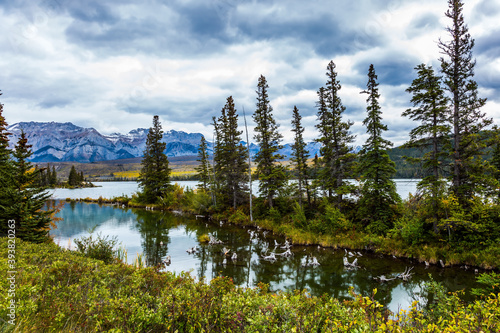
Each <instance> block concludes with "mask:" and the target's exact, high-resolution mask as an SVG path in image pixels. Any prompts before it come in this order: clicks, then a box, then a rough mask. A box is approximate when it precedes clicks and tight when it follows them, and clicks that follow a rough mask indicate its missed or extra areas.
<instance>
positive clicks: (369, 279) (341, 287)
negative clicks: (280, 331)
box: [51, 203, 475, 311]
mask: <svg viewBox="0 0 500 333" xmlns="http://www.w3.org/2000/svg"><path fill="white" fill-rule="evenodd" d="M59 216H60V217H63V218H64V220H63V221H62V222H60V223H59V225H58V228H57V229H56V230H54V231H52V232H51V234H52V235H53V236H54V238H55V241H56V242H58V243H59V244H61V245H63V246H72V243H71V242H72V240H74V239H75V238H78V237H81V236H83V235H88V231H89V230H90V229H91V228H93V227H95V231H94V232H101V233H102V234H103V235H110V236H114V235H116V236H117V237H118V239H119V241H121V242H122V244H123V246H124V247H125V248H126V249H127V251H128V262H129V263H133V262H134V261H135V258H136V254H137V253H142V254H143V255H144V259H145V261H146V263H147V264H148V265H157V264H159V263H160V262H161V260H162V258H164V257H165V256H167V255H169V256H170V257H171V260H172V264H171V265H170V266H168V267H165V268H164V270H168V271H174V272H178V273H180V272H181V271H191V273H192V274H193V275H194V276H196V277H197V278H199V279H203V278H204V277H205V278H206V279H207V280H210V279H212V278H214V277H216V276H218V275H224V276H231V277H232V278H233V280H234V282H235V283H236V284H237V285H240V286H244V287H255V286H256V285H257V283H258V282H264V283H268V284H269V285H270V289H271V290H273V291H276V290H304V289H307V290H308V292H309V293H310V294H311V295H317V296H320V295H323V294H325V293H326V294H328V295H332V296H334V297H336V298H340V299H342V298H345V297H349V295H348V290H349V287H350V286H352V287H354V291H355V292H357V293H361V294H363V295H371V293H372V290H373V289H374V288H377V289H378V293H377V295H376V297H375V298H376V299H377V300H379V301H380V302H382V303H383V304H386V305H387V306H388V307H389V309H390V310H391V311H397V310H398V307H404V308H406V307H408V306H409V305H410V304H411V301H412V295H413V294H414V293H415V292H418V291H419V290H420V288H421V286H422V284H423V282H424V281H426V280H428V274H429V273H430V274H432V276H433V278H434V279H435V280H436V281H440V282H443V283H444V284H445V286H446V287H447V288H448V289H449V290H457V289H463V288H470V287H474V286H475V285H474V283H475V282H474V281H475V279H474V274H473V273H472V272H470V271H463V270H460V269H454V268H447V269H441V268H439V267H437V266H431V267H429V268H426V267H425V266H424V265H420V264H418V263H416V262H411V261H409V260H401V259H393V258H389V257H386V256H380V255H377V254H373V253H365V252H363V253H362V255H356V258H357V260H358V264H359V268H356V269H350V270H348V269H346V268H345V267H344V264H343V258H344V256H346V253H345V252H344V250H336V251H334V250H332V249H324V248H318V247H316V246H309V247H304V246H292V247H291V249H290V250H291V252H292V253H293V256H291V257H284V256H279V255H278V254H282V253H283V252H285V251H286V249H284V248H281V247H280V246H277V247H275V240H276V241H277V242H278V243H280V244H283V242H284V241H285V240H284V239H282V238H280V237H274V236H273V235H270V234H266V233H265V232H263V231H262V230H256V229H248V228H247V229H245V228H240V227H236V226H231V225H227V224H224V225H223V226H219V224H218V223H217V224H212V223H209V222H207V221H201V220H198V221H196V220H194V219H191V218H187V217H182V216H174V215H172V214H170V213H162V212H151V211H145V210H135V209H121V208H118V207H113V206H106V205H103V206H99V205H97V204H83V203H72V204H66V205H65V207H64V208H63V209H62V210H61V212H60V213H59ZM203 234H211V235H213V236H215V237H216V238H218V239H220V240H222V241H223V244H220V245H207V244H201V243H200V242H199V241H198V239H199V237H200V236H201V235H203ZM251 234H253V235H254V237H251ZM66 244H69V245H66ZM194 246H197V248H198V251H197V253H195V254H189V253H188V252H186V250H188V249H190V248H192V247H194ZM224 248H225V249H226V250H229V251H228V252H227V251H226V252H227V253H226V254H224V253H223V249H224ZM271 252H274V253H275V254H276V261H274V262H272V261H267V260H265V259H264V256H267V255H269V254H270V253H271ZM233 253H236V254H237V258H236V260H231V257H232V255H233ZM313 257H315V258H317V261H318V262H319V263H320V265H319V266H317V267H315V266H309V265H305V266H304V265H302V263H308V262H311V261H312V258H313ZM353 260H354V257H352V258H349V261H350V262H352V261H353ZM413 266H414V267H415V268H414V269H413V271H412V272H413V273H414V275H413V277H412V279H411V280H410V281H408V282H403V281H402V280H400V279H396V280H393V281H388V282H384V283H380V282H378V281H376V280H375V279H374V277H377V276H380V275H385V276H386V277H391V276H395V275H396V274H399V273H402V272H403V271H405V269H406V268H407V267H413Z"/></svg>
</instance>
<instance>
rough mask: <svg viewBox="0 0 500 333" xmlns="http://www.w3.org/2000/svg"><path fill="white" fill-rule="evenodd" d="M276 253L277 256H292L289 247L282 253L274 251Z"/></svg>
mask: <svg viewBox="0 0 500 333" xmlns="http://www.w3.org/2000/svg"><path fill="white" fill-rule="evenodd" d="M276 255H277V256H283V257H286V258H288V257H291V256H293V253H292V251H290V249H288V250H286V251H285V252H283V253H276Z"/></svg>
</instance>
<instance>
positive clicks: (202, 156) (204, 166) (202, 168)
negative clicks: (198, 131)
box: [195, 136, 210, 192]
mask: <svg viewBox="0 0 500 333" xmlns="http://www.w3.org/2000/svg"><path fill="white" fill-rule="evenodd" d="M197 161H198V162H199V165H198V166H197V167H196V168H195V171H196V174H197V176H198V177H197V178H199V183H198V189H199V190H201V191H205V192H207V191H208V187H209V185H210V161H209V160H208V152H207V140H205V137H204V136H202V137H201V141H200V146H199V147H198V160H197Z"/></svg>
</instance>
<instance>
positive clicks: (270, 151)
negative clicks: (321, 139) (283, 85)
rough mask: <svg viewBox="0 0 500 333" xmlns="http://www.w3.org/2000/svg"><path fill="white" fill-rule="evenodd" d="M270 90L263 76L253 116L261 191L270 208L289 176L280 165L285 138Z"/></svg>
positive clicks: (260, 80) (259, 83) (258, 88)
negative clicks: (271, 103) (274, 111)
mask: <svg viewBox="0 0 500 333" xmlns="http://www.w3.org/2000/svg"><path fill="white" fill-rule="evenodd" d="M268 88H269V86H268V84H267V81H266V78H265V77H264V76H263V75H261V76H260V78H259V82H258V84H257V91H256V93H257V109H256V110H255V112H254V114H253V119H254V121H255V124H256V126H255V128H254V132H255V135H254V139H255V141H256V142H257V144H258V145H259V151H258V152H257V154H255V159H254V160H255V162H256V163H257V174H258V176H259V180H260V183H259V191H260V193H261V195H262V196H263V197H264V198H266V199H267V203H268V205H269V208H272V207H273V200H274V198H275V197H276V195H277V194H278V192H279V190H280V189H281V188H283V186H284V185H285V184H286V181H287V176H286V173H285V168H284V167H283V166H282V165H281V164H278V163H277V162H278V160H280V159H283V156H282V155H280V154H278V150H279V149H281V148H282V147H283V146H282V145H281V140H282V138H283V136H282V135H281V134H280V133H279V132H278V127H279V126H278V124H276V120H275V119H274V116H273V113H272V112H273V108H272V107H271V105H270V104H269V96H268V94H267V89H268Z"/></svg>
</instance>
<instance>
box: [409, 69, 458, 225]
mask: <svg viewBox="0 0 500 333" xmlns="http://www.w3.org/2000/svg"><path fill="white" fill-rule="evenodd" d="M415 70H417V74H418V77H417V78H416V79H415V80H413V82H412V84H411V86H410V87H409V88H408V89H406V91H407V92H409V93H411V94H413V96H412V99H411V102H412V104H413V106H414V107H415V108H413V109H408V110H406V111H405V112H403V116H406V117H409V118H410V119H412V120H414V121H418V122H419V123H420V125H419V126H417V127H415V128H414V129H412V130H411V132H410V141H408V142H407V143H406V144H405V145H404V147H405V148H419V149H420V150H424V149H428V148H429V147H430V151H429V152H428V153H426V154H424V156H423V157H421V158H407V159H409V160H410V162H413V163H422V164H423V168H424V172H425V173H429V172H430V175H429V176H427V177H425V178H424V179H422V181H420V182H419V185H418V186H419V188H420V189H422V190H423V191H424V193H425V192H430V196H431V202H432V208H431V209H432V215H433V229H434V232H436V233H437V221H438V201H439V198H438V197H439V193H440V192H441V189H442V187H443V186H444V182H443V180H442V175H443V170H442V169H443V168H442V165H443V161H444V160H445V158H446V157H447V156H448V154H447V152H446V151H445V150H444V146H445V145H446V144H447V143H448V141H449V135H450V126H449V125H448V114H447V103H448V99H447V98H446V97H445V95H444V90H443V89H442V88H441V78H440V77H437V76H436V75H435V74H434V70H433V69H432V66H429V67H427V66H426V65H425V64H420V65H418V66H417V67H415Z"/></svg>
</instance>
